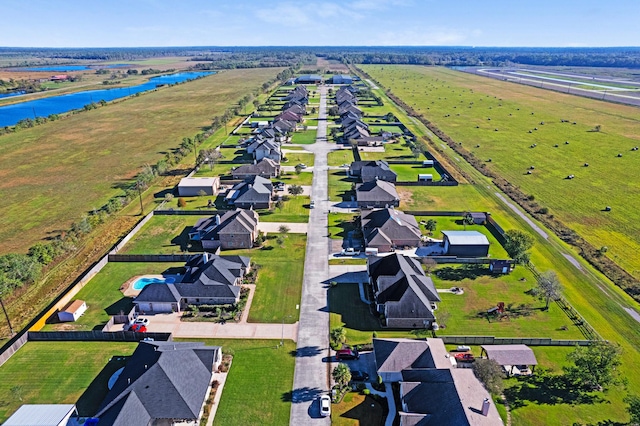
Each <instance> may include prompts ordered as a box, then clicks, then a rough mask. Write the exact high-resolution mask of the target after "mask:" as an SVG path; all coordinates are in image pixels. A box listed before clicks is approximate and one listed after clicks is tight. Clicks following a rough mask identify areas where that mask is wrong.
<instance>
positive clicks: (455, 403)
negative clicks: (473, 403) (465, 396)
mask: <svg viewBox="0 0 640 426" xmlns="http://www.w3.org/2000/svg"><path fill="white" fill-rule="evenodd" d="M443 372H445V373H448V375H449V381H446V382H436V383H431V382H427V383H420V382H403V383H402V391H403V393H402V395H400V398H402V401H403V402H404V405H405V406H406V408H407V411H408V412H409V413H413V415H414V416H415V415H418V416H420V415H424V418H423V419H422V420H421V421H420V422H418V423H414V424H415V425H416V426H417V425H456V426H458V425H459V426H466V425H470V423H469V420H468V419H467V416H466V414H465V408H464V407H463V406H462V403H461V402H460V399H459V398H458V396H457V393H458V392H457V389H456V385H455V383H453V379H451V372H450V371H448V370H443ZM414 418H415V417H414ZM405 423H406V422H405ZM410 424H411V423H410Z"/></svg>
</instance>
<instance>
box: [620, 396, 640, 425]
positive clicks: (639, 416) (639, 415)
mask: <svg viewBox="0 0 640 426" xmlns="http://www.w3.org/2000/svg"><path fill="white" fill-rule="evenodd" d="M624 402H626V403H627V404H628V405H627V413H629V416H631V424H632V425H639V424H640V396H638V395H627V396H626V397H625V399H624Z"/></svg>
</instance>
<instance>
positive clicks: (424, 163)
mask: <svg viewBox="0 0 640 426" xmlns="http://www.w3.org/2000/svg"><path fill="white" fill-rule="evenodd" d="M422 167H433V160H423V161H422Z"/></svg>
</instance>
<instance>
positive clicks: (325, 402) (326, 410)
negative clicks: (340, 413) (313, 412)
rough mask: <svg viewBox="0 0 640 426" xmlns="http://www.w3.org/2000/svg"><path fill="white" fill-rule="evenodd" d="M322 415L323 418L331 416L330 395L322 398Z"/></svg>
mask: <svg viewBox="0 0 640 426" xmlns="http://www.w3.org/2000/svg"><path fill="white" fill-rule="evenodd" d="M320 415H321V416H322V417H329V416H330V415H331V398H330V397H329V395H322V396H321V397H320Z"/></svg>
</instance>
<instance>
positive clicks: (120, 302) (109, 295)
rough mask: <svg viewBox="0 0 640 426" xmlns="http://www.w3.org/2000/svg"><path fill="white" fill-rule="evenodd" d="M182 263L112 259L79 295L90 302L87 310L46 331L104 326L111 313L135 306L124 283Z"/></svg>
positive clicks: (50, 325) (47, 327)
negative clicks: (124, 290) (116, 260)
mask: <svg viewBox="0 0 640 426" xmlns="http://www.w3.org/2000/svg"><path fill="white" fill-rule="evenodd" d="M181 266H184V264H182V263H164V262H162V263H131V262H122V263H119V262H110V263H108V264H107V265H106V266H105V267H104V268H103V269H102V271H100V272H99V273H98V274H97V275H96V276H95V277H93V278H92V279H91V281H89V282H88V283H87V284H86V285H85V286H84V287H83V288H82V290H80V291H79V292H78V294H77V296H76V297H75V298H76V299H80V300H84V301H85V302H86V303H87V311H86V312H85V313H84V314H83V315H82V316H81V317H80V318H78V320H77V321H75V322H74V323H60V324H47V325H46V326H45V328H44V330H43V331H54V330H76V331H77V330H80V331H85V330H94V329H96V330H102V327H103V326H104V325H105V324H106V323H107V321H109V318H110V317H111V315H117V314H119V313H120V311H123V312H124V313H125V314H127V313H129V311H131V308H133V299H132V298H130V297H125V296H124V294H123V293H122V291H121V290H120V287H121V286H122V285H123V284H124V283H125V282H126V281H127V280H129V279H130V278H132V277H135V276H137V275H147V274H153V275H157V274H161V273H162V272H164V271H166V270H167V269H169V268H172V267H181Z"/></svg>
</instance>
